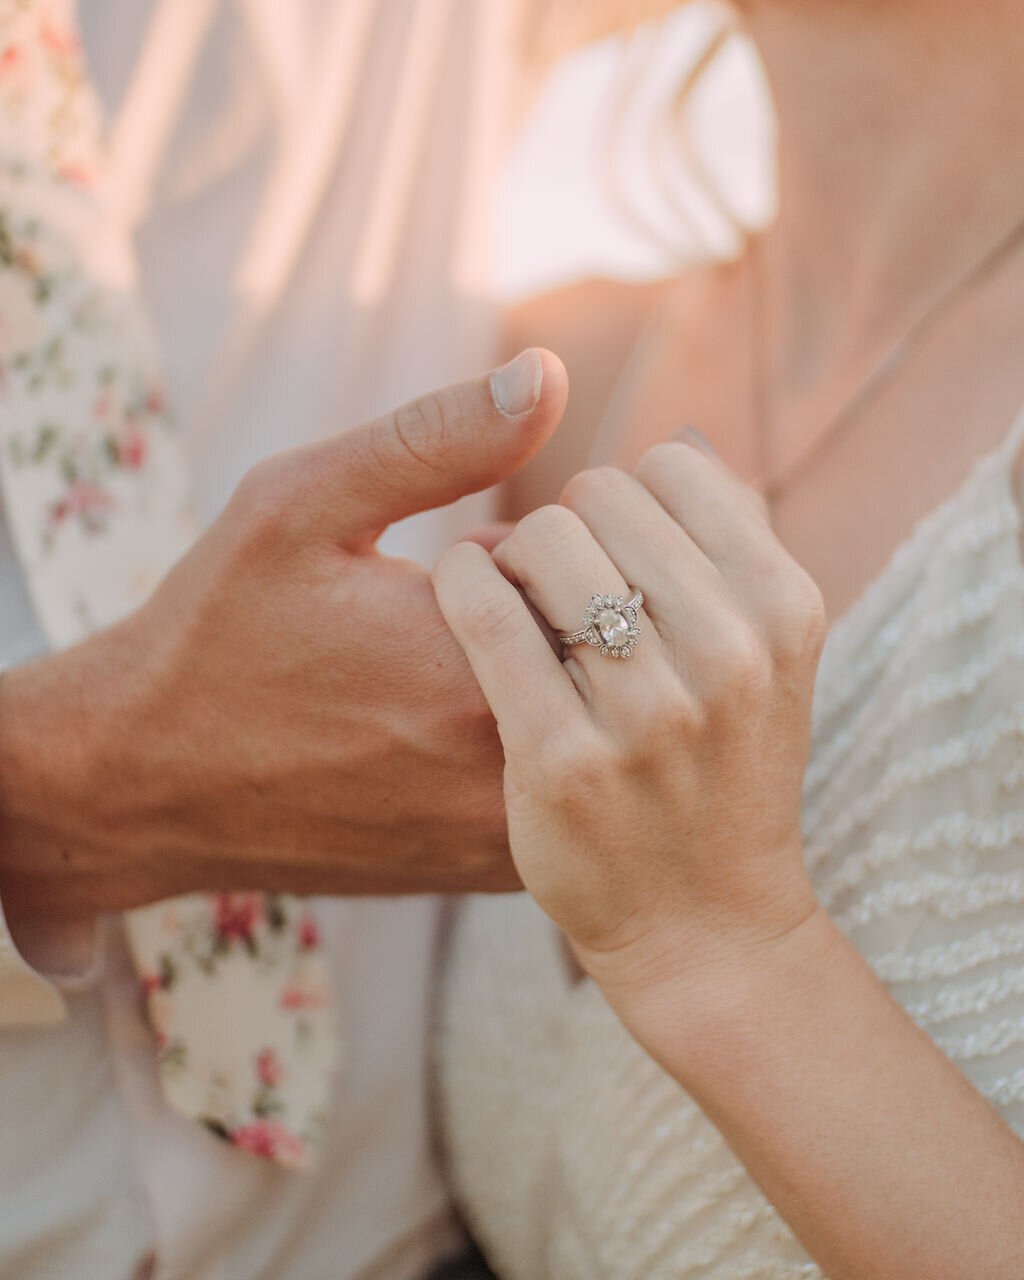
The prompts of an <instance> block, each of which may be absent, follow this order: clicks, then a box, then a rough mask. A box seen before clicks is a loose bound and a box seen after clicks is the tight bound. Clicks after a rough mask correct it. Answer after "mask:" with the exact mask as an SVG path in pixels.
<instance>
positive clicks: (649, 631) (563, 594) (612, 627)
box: [493, 506, 671, 723]
mask: <svg viewBox="0 0 1024 1280" xmlns="http://www.w3.org/2000/svg"><path fill="white" fill-rule="evenodd" d="M493 555H494V560H495V562H496V563H497V565H498V567H499V568H500V569H501V571H502V572H503V573H504V574H505V576H506V577H507V578H509V579H510V580H511V581H512V582H515V583H516V584H517V585H518V586H519V587H521V588H522V590H523V591H524V592H525V593H526V596H527V598H528V599H529V601H530V603H531V604H532V605H533V606H534V608H535V609H536V610H537V611H538V613H540V615H541V616H542V617H543V618H544V619H546V620H547V622H548V623H549V624H550V626H551V627H552V629H553V630H554V631H555V632H557V633H559V634H565V633H570V634H571V633H574V632H577V631H580V630H582V629H583V616H584V612H585V611H586V610H587V609H588V608H589V607H590V605H591V601H592V599H593V597H594V596H595V595H597V594H600V595H601V597H602V603H603V599H604V597H606V596H607V597H610V598H611V600H612V602H613V603H612V605H611V606H609V607H607V608H602V609H601V610H599V616H598V619H597V621H598V625H599V626H601V625H603V626H604V627H605V629H606V632H608V633H609V634H611V633H612V632H616V634H614V636H612V638H613V640H614V641H615V642H616V643H619V642H621V641H622V640H623V639H625V636H624V634H623V630H622V628H623V623H627V622H628V621H629V619H628V617H623V615H621V613H620V612H619V610H618V609H617V608H616V607H615V605H614V602H615V601H616V600H617V599H619V598H623V599H625V600H627V601H628V600H629V599H630V598H631V596H632V595H633V594H634V587H635V586H636V585H637V584H634V583H632V582H629V581H627V579H626V578H624V577H623V575H622V573H621V572H620V571H619V568H618V567H617V565H616V564H615V562H614V560H613V558H612V557H610V556H609V555H608V553H607V552H606V551H605V550H604V549H603V548H602V547H601V545H600V544H599V543H598V542H597V541H596V539H595V538H594V536H593V534H592V533H591V532H590V530H589V529H588V528H587V526H586V525H585V524H584V523H583V521H582V520H581V519H580V518H579V516H577V515H575V514H574V513H573V512H571V511H570V510H569V509H568V508H567V507H564V506H548V507H541V508H540V509H539V510H537V511H534V512H532V513H531V514H530V515H528V516H526V517H525V518H524V519H523V520H521V521H520V523H519V524H518V525H517V526H516V529H515V531H514V532H513V533H512V534H510V535H509V537H508V538H506V539H505V541H504V542H502V543H501V544H500V545H499V546H498V547H496V548H495V550H494V552H493ZM641 589H643V588H641ZM645 595H646V592H645ZM645 607H646V602H645ZM613 615H615V616H613ZM638 626H639V629H640V632H641V634H640V636H639V637H638V638H634V639H632V640H630V642H629V649H630V656H629V657H628V658H617V659H616V658H613V657H612V656H611V654H610V653H608V654H605V655H602V654H601V653H600V652H599V650H598V648H597V647H596V646H591V645H589V644H586V643H581V644H576V645H572V646H568V647H566V649H565V650H564V657H565V664H566V668H567V670H568V672H569V674H570V675H571V677H572V679H573V681H574V683H575V684H576V686H577V688H578V689H579V691H580V693H581V695H582V696H583V698H584V700H585V702H586V703H587V704H588V705H589V706H590V709H591V711H592V712H593V714H594V715H595V716H596V717H597V718H598V719H599V720H602V721H604V722H605V723H609V722H616V723H621V722H622V721H623V720H633V719H635V718H636V717H637V715H638V714H642V711H643V708H644V707H645V706H646V705H647V704H648V703H649V702H650V701H651V699H652V698H653V699H657V697H658V696H659V693H658V689H659V686H660V685H661V684H663V683H664V682H663V681H660V680H659V678H658V673H659V670H660V671H661V672H662V673H663V674H664V675H665V676H668V675H670V672H671V668H670V665H669V663H668V660H667V656H666V654H665V652H664V648H663V646H662V643H661V640H660V638H659V636H658V634H657V632H656V630H655V628H654V627H653V626H651V625H650V622H649V620H648V618H647V617H646V616H645V615H644V612H643V610H641V611H640V613H639V616H638Z"/></svg>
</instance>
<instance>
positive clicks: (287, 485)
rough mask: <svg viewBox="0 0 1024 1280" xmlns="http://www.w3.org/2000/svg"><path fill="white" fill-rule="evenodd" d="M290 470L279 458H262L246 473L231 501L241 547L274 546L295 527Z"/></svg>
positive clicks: (292, 485)
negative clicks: (239, 534) (239, 531)
mask: <svg viewBox="0 0 1024 1280" xmlns="http://www.w3.org/2000/svg"><path fill="white" fill-rule="evenodd" d="M295 496H296V495H295V478H294V475H293V468H292V467H291V466H289V465H287V464H286V463H285V462H284V461H283V459H282V458H281V457H280V456H273V457H270V458H264V459H263V460H262V461H260V462H257V463H256V464H255V465H254V466H252V467H250V469H249V470H248V471H247V472H246V473H245V475H244V476H243V477H242V479H241V480H240V481H239V484H238V486H237V488H236V489H235V491H234V493H233V494H232V497H231V502H230V508H231V511H232V515H233V517H234V518H235V520H236V521H237V523H238V526H239V528H240V530H241V540H242V542H243V543H244V544H247V545H251V544H254V543H255V544H258V545H260V546H262V545H264V544H265V543H267V542H277V541H279V540H280V539H281V538H283V537H284V536H285V535H286V534H287V533H288V531H289V530H290V528H291V527H292V525H293V523H294V518H295V517H294V512H295Z"/></svg>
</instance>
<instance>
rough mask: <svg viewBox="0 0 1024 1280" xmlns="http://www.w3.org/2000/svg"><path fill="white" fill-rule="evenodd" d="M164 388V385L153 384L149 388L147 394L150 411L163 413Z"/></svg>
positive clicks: (147, 404) (147, 405)
mask: <svg viewBox="0 0 1024 1280" xmlns="http://www.w3.org/2000/svg"><path fill="white" fill-rule="evenodd" d="M164 404H165V399H164V389H163V387H158V386H153V387H150V389H149V394H148V395H147V396H146V408H147V409H148V410H149V412H150V413H163V411H164Z"/></svg>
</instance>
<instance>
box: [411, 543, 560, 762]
mask: <svg viewBox="0 0 1024 1280" xmlns="http://www.w3.org/2000/svg"><path fill="white" fill-rule="evenodd" d="M434 590H435V592H436V593H437V602H438V605H439V606H440V609H441V612H442V614H443V615H444V618H445V621H446V622H447V623H448V625H449V627H451V629H452V632H453V634H454V636H455V638H456V639H457V640H458V641H459V643H460V644H461V645H462V647H463V649H464V650H465V652H466V657H467V658H468V659H469V664H470V666H471V667H472V668H473V674H474V675H475V676H476V678H477V680H478V681H479V683H480V688H481V689H482V690H483V693H484V697H485V698H486V699H487V701H488V703H489V704H490V707H491V710H492V711H493V712H494V718H495V719H496V720H497V722H498V732H499V733H500V734H501V740H502V743H503V745H504V747H505V749H506V751H508V750H513V751H516V752H521V751H526V752H530V751H531V750H533V749H535V748H536V747H537V746H538V744H540V743H541V742H543V740H544V738H545V737H547V736H548V735H549V734H550V732H551V730H552V728H553V727H555V726H563V725H565V724H567V723H568V722H569V721H570V719H571V718H572V717H573V716H578V715H581V714H583V713H584V705H583V701H582V699H581V698H580V696H579V694H578V693H577V691H576V686H575V685H574V684H573V682H572V680H571V679H570V678H569V676H568V674H567V673H566V671H565V669H564V668H563V666H562V664H561V662H559V660H558V658H557V657H556V656H555V654H554V653H553V652H552V650H551V646H550V645H549V644H548V641H547V639H546V638H545V636H544V634H543V632H542V631H541V630H540V628H539V627H538V626H537V623H536V622H535V621H534V619H533V616H532V615H531V613H530V610H529V608H528V607H527V605H526V603H525V601H524V600H523V598H522V596H521V595H520V594H519V592H518V591H517V590H516V588H515V587H514V586H512V584H511V583H510V582H509V581H508V580H507V579H506V578H505V577H504V576H503V574H502V573H501V572H500V570H499V569H498V567H497V566H496V565H495V563H494V561H493V560H492V559H491V557H490V555H489V554H488V553H487V552H486V551H485V550H484V549H483V547H480V546H478V545H476V544H475V543H471V542H460V543H457V544H456V545H455V546H454V547H451V548H450V549H449V550H448V551H446V552H445V553H444V554H443V555H442V556H441V558H440V560H438V562H437V565H436V566H435V568H434Z"/></svg>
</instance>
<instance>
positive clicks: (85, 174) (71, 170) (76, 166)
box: [57, 160, 94, 187]
mask: <svg viewBox="0 0 1024 1280" xmlns="http://www.w3.org/2000/svg"><path fill="white" fill-rule="evenodd" d="M57 174H58V176H59V177H61V178H63V179H64V181H65V182H70V183H71V184H72V186H75V187H91V186H92V182H93V177H94V174H93V170H92V168H91V167H90V166H89V165H87V164H82V163H80V162H76V161H74V160H65V161H64V163H63V164H60V165H58V166H57Z"/></svg>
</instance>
